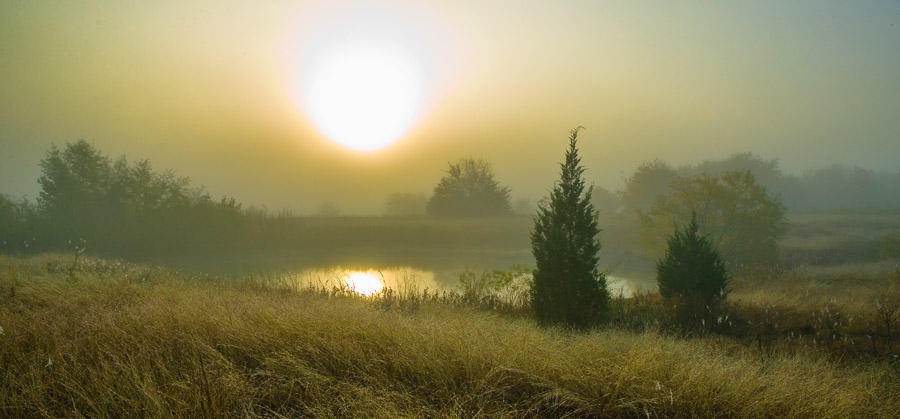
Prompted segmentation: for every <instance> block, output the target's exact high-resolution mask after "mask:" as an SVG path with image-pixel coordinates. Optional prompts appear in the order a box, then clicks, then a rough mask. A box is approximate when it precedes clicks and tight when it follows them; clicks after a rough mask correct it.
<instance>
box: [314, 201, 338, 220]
mask: <svg viewBox="0 0 900 419" xmlns="http://www.w3.org/2000/svg"><path fill="white" fill-rule="evenodd" d="M340 215H341V209H340V208H338V206H337V205H335V204H334V202H323V203H322V205H319V208H318V209H317V210H316V213H315V216H316V217H338V216H340Z"/></svg>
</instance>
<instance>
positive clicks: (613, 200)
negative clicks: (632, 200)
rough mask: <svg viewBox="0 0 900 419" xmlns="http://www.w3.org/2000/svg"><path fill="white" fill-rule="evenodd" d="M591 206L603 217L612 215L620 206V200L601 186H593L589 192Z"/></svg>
mask: <svg viewBox="0 0 900 419" xmlns="http://www.w3.org/2000/svg"><path fill="white" fill-rule="evenodd" d="M591 204H593V205H594V208H595V209H596V210H597V212H598V213H600V214H604V215H610V214H614V213H616V212H617V211H619V208H620V207H621V205H622V201H621V199H619V197H618V196H616V194H614V193H612V192H610V191H609V190H608V189H606V188H604V187H602V186H594V190H593V191H592V192H591Z"/></svg>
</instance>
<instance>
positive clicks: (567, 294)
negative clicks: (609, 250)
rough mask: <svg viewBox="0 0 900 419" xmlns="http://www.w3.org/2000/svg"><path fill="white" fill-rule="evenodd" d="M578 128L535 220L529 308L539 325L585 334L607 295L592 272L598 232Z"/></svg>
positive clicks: (599, 276)
mask: <svg viewBox="0 0 900 419" xmlns="http://www.w3.org/2000/svg"><path fill="white" fill-rule="evenodd" d="M580 129H582V127H578V128H575V129H573V130H572V131H571V132H570V135H569V149H568V150H567V151H566V158H565V162H563V163H561V164H560V167H561V171H560V180H559V182H557V183H556V185H555V186H554V188H553V191H552V192H551V193H550V199H549V201H548V202H546V203H543V204H541V205H540V206H539V208H538V213H537V217H536V218H535V222H534V230H533V231H532V233H531V248H532V253H533V254H534V259H535V263H536V269H535V271H534V284H533V285H532V288H531V304H532V309H533V310H534V314H535V317H536V318H537V320H538V321H539V322H540V323H543V324H560V325H565V326H569V327H575V328H579V329H584V328H588V327H590V326H592V325H594V324H596V323H597V322H599V321H600V320H601V318H602V316H603V314H604V313H605V312H606V310H607V308H608V306H609V291H608V290H607V289H606V277H605V275H604V274H603V273H602V272H600V270H599V269H598V267H597V263H598V253H599V251H600V242H599V240H598V238H597V235H598V234H599V233H600V229H599V228H598V227H597V211H596V210H595V209H594V206H593V205H592V204H591V188H588V187H586V185H585V181H584V167H583V166H582V165H581V157H579V155H578V144H577V143H578V132H579V130H580Z"/></svg>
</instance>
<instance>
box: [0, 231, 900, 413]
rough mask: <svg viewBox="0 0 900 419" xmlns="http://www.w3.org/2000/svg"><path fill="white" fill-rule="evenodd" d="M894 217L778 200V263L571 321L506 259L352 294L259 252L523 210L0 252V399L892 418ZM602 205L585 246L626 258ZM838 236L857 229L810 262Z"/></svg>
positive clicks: (477, 241)
mask: <svg viewBox="0 0 900 419" xmlns="http://www.w3.org/2000/svg"><path fill="white" fill-rule="evenodd" d="M897 218H898V216H897V215H896V214H890V213H873V214H862V213H856V214H831V215H827V214H800V215H794V216H792V218H791V228H790V230H789V234H788V236H787V237H786V238H785V239H784V240H783V242H782V251H783V253H784V256H782V264H781V265H780V266H779V267H777V268H775V269H771V270H767V271H753V272H743V273H738V274H736V275H735V278H734V281H733V282H732V284H731V287H730V288H731V292H730V294H729V296H728V299H727V302H726V304H724V305H723V306H722V307H718V308H716V309H715V310H712V311H703V310H702V309H701V310H699V311H698V310H689V311H687V312H684V311H681V310H679V309H678V307H677V306H676V307H673V306H672V305H670V304H667V303H666V302H665V301H664V300H662V299H661V298H660V297H659V295H658V294H657V293H656V292H655V291H654V290H653V289H649V290H645V291H642V292H639V293H637V294H636V295H634V296H633V297H632V298H621V297H617V298H614V299H613V302H612V306H611V310H610V313H609V318H608V321H607V322H606V323H605V324H604V325H603V326H602V327H601V328H598V329H594V330H592V331H588V332H574V331H569V330H564V329H559V328H546V327H540V326H538V325H537V324H535V323H534V321H533V320H532V316H531V313H530V312H529V308H528V303H527V287H523V286H522V283H521V281H518V279H520V277H519V276H517V275H519V274H520V273H521V272H523V271H522V270H523V269H526V270H527V268H521V267H520V268H517V269H518V271H502V270H501V271H497V270H493V271H490V270H486V271H484V272H480V271H468V270H467V271H465V272H462V273H460V275H459V284H458V286H457V287H451V288H447V289H444V290H442V291H434V290H431V291H428V290H423V289H422V288H421V287H415V286H412V287H408V288H402V289H388V290H384V291H383V292H381V293H378V294H376V295H374V296H368V297H367V296H361V295H358V294H356V293H354V292H353V290H351V289H349V288H348V287H345V286H341V284H340V283H331V284H322V283H318V284H308V283H307V284H304V283H299V282H297V281H296V278H295V277H294V276H291V275H286V274H285V273H284V271H279V270H278V269H274V267H277V266H279V263H282V262H284V261H285V260H291V259H293V258H295V257H297V255H304V254H305V258H306V259H308V260H313V261H315V260H318V261H320V262H321V263H332V262H334V261H336V260H341V257H339V256H335V255H336V254H339V252H338V251H337V250H338V249H344V250H347V253H346V254H344V257H346V258H352V257H356V258H358V259H357V261H358V263H362V264H366V263H372V261H381V262H384V261H388V262H384V263H390V262H391V261H395V260H403V259H405V260H407V261H408V260H411V259H416V258H418V259H421V264H423V265H426V266H428V265H430V264H431V265H433V264H434V263H438V262H436V260H437V259H435V258H438V259H440V261H441V262H440V263H449V264H451V265H452V266H456V265H454V264H455V263H457V262H458V260H466V258H468V257H471V255H472V254H473V253H475V254H478V253H483V254H484V256H485V257H489V258H494V257H497V255H498V254H509V255H512V256H509V258H510V259H509V260H512V261H518V260H519V259H521V258H522V254H525V255H526V256H527V251H525V250H524V249H522V247H523V243H521V239H518V240H519V241H518V242H517V241H516V240H517V239H515V238H514V237H521V236H522V234H520V233H521V231H519V230H526V231H527V222H528V221H529V219H528V218H527V217H516V218H510V219H505V220H503V221H502V222H493V223H492V222H490V221H489V220H480V221H465V220H428V219H424V218H423V219H418V218H374V217H373V218H359V219H353V218H350V217H343V218H319V219H307V220H303V221H302V225H303V226H304V227H303V229H304V231H305V232H306V233H308V234H311V235H312V236H315V235H314V234H312V233H311V232H314V231H317V230H319V231H322V232H323V234H322V238H323V240H322V246H320V247H319V248H318V249H312V248H311V247H310V248H308V250H306V249H307V248H306V247H305V246H300V247H299V248H298V249H297V250H296V251H294V252H288V253H278V252H272V254H271V255H270V256H269V257H262V258H261V257H259V256H245V258H244V260H245V261H247V260H250V259H253V260H254V261H253V262H252V264H254V266H266V265H271V266H272V267H273V269H272V270H271V271H270V272H265V271H259V270H248V271H246V272H243V273H242V272H241V271H240V269H236V267H237V266H244V265H242V263H243V262H235V261H233V262H231V263H232V264H233V265H234V266H232V265H230V264H228V263H226V264H225V266H220V267H219V268H220V269H218V270H214V269H208V268H210V267H212V265H213V264H214V263H216V262H215V261H216V260H218V261H219V263H225V262H226V261H228V260H230V259H232V258H230V257H224V256H221V257H218V258H214V257H211V258H209V259H205V260H203V259H202V258H197V257H196V256H195V255H186V256H184V258H182V259H171V258H170V259H157V260H156V262H153V263H149V262H146V263H133V262H126V261H123V260H121V259H116V258H114V257H111V256H106V257H102V256H87V255H86V254H82V253H78V252H76V253H42V254H31V255H19V256H0V345H2V348H3V351H2V352H0V370H2V376H0V415H2V416H12V417H19V416H31V417H47V416H53V417H56V416H136V415H140V416H167V417H172V416H177V417H184V416H191V417H220V416H269V417H271V416H276V417H278V416H346V415H354V416H381V417H384V416H391V417H394V416H398V417H404V416H449V417H478V416H516V417H520V416H595V417H611V416H619V417H622V416H624V417H637V416H642V417H644V416H648V415H649V416H672V417H688V416H692V417H693V416H730V417H761V416H762V417H775V416H777V417H892V416H894V415H895V414H896V412H897V411H900V267H898V265H897V263H896V260H879V257H878V254H879V253H878V251H877V248H876V247H877V243H878V238H879V237H881V235H883V234H891V233H892V231H893V230H891V229H892V228H894V227H893V226H895V225H898V223H896V221H897ZM853 219H855V220H856V222H851V221H852V220H853ZM841 220H844V221H846V222H843V223H842V222H841ZM616 222H617V221H616V220H615V219H610V220H607V221H606V224H604V227H605V228H604V232H603V233H602V237H601V238H602V240H603V241H604V243H607V245H606V247H605V249H610V251H609V252H607V253H608V254H607V256H606V258H605V259H604V260H605V263H606V266H610V265H614V267H613V268H612V270H613V271H614V272H613V273H615V272H616V271H618V272H621V271H627V270H630V271H631V272H638V273H641V272H643V273H644V274H645V275H646V274H647V272H649V266H650V265H649V262H648V261H646V260H643V259H641V257H640V256H639V254H638V252H637V250H635V249H634V248H630V247H629V246H633V243H631V244H629V242H627V241H625V239H624V238H625V237H627V231H628V225H627V223H622V222H621V221H619V222H618V224H616ZM298 223H299V221H298ZM335 229H340V231H338V232H336V230H335ZM326 232H328V233H330V236H329V235H326V234H325V233H326ZM441 232H444V233H441ZM465 232H468V235H467V234H466V233H465ZM338 233H340V234H338ZM441 235H443V236H444V237H445V238H446V239H447V240H446V241H444V242H440V241H436V242H434V243H432V245H431V246H415V243H418V242H423V243H424V242H428V241H434V240H436V239H435V237H440V236H441ZM304 236H305V235H304ZM325 237H331V239H330V240H329V239H325ZM379 237H388V238H390V240H389V241H381V242H379V241H378V238H379ZM351 238H355V240H351ZM305 240H309V239H308V238H307V239H305ZM395 241H396V243H395ZM400 243H406V246H405V247H404V246H400V245H399V244H400ZM485 243H487V244H488V245H485ZM848 243H849V244H848ZM379 244H380V245H379ZM848 246H850V247H854V248H859V247H862V248H863V249H865V250H864V251H862V250H860V251H857V252H856V253H853V255H855V256H854V257H852V258H847V259H841V260H838V261H837V262H835V263H829V261H830V260H831V259H829V255H830V254H832V253H833V252H836V251H840V249H846V248H847V247H848ZM317 252H319V253H317ZM86 253H90V252H86ZM442 253H446V254H444V256H443V259H441V258H439V257H438V256H437V255H440V254H442ZM790 255H794V256H795V257H796V255H805V259H803V260H802V261H801V262H796V261H792V260H791V259H789V256H790ZM326 256H329V257H330V258H331V259H329V258H328V257H326ZM192 258H196V259H201V261H195V263H193V264H191V263H188V262H189V261H190V259H192ZM236 259H240V258H236ZM457 259H458V260H457ZM505 260H506V259H503V258H502V257H501V258H499V259H497V260H495V263H497V264H500V263H504V262H503V261H505ZM622 261H626V262H627V263H626V262H622ZM247 263H250V262H247ZM517 278H518V279H517Z"/></svg>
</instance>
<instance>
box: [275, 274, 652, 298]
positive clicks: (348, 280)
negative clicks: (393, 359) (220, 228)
mask: <svg viewBox="0 0 900 419" xmlns="http://www.w3.org/2000/svg"><path fill="white" fill-rule="evenodd" d="M476 274H477V272H476ZM288 276H289V277H290V278H291V280H292V281H296V285H297V286H299V287H300V288H302V287H305V286H317V287H326V288H332V287H337V288H342V289H348V290H350V291H352V292H355V293H358V294H361V295H365V296H372V295H377V294H379V293H381V292H382V291H384V290H386V289H391V290H393V291H398V292H401V293H406V292H412V293H421V292H423V291H428V292H442V291H451V292H452V291H460V290H461V283H460V280H459V274H457V275H456V277H453V276H452V274H449V273H443V275H442V274H436V273H435V272H434V271H429V270H423V269H416V268H413V267H411V266H403V267H393V268H380V269H375V268H342V267H337V266H335V267H329V268H324V269H323V268H314V269H304V270H300V271H296V272H291V273H289V274H288ZM530 280H531V274H528V273H524V274H521V275H520V277H517V278H514V279H513V281H511V284H510V286H511V287H521V286H522V285H524V284H526V283H527V282H528V281H530ZM606 281H607V287H608V289H609V291H610V294H611V295H613V296H620V295H621V296H623V297H626V298H627V297H631V296H632V295H634V294H635V293H636V292H640V291H648V290H651V289H653V288H652V286H653V284H652V283H649V282H648V281H642V280H636V279H632V278H626V277H621V276H614V275H608V276H607V278H606ZM497 291H498V292H500V293H502V292H504V291H505V290H503V289H499V290H497Z"/></svg>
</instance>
